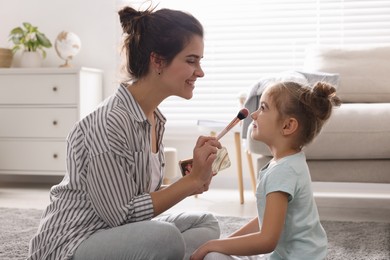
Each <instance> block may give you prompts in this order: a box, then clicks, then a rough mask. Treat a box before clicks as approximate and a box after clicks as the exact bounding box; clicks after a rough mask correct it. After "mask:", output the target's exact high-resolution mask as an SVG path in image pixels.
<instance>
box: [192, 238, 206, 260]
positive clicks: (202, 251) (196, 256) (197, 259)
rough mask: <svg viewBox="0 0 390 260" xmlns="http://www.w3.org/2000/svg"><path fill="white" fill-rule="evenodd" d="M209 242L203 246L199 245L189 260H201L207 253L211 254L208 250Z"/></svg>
mask: <svg viewBox="0 0 390 260" xmlns="http://www.w3.org/2000/svg"><path fill="white" fill-rule="evenodd" d="M210 242H211V241H209V242H206V243H204V244H203V245H201V246H200V247H199V248H198V249H196V250H195V252H194V253H192V255H191V257H190V260H203V258H204V257H205V256H206V255H207V254H208V253H209V252H211V251H210V250H209V249H208V244H209V243H210Z"/></svg>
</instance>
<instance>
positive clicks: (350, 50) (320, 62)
mask: <svg viewBox="0 0 390 260" xmlns="http://www.w3.org/2000/svg"><path fill="white" fill-rule="evenodd" d="M389 68H390V46H375V47H372V46H371V47H344V46H342V47H332V46H320V47H310V48H308V49H307V51H306V57H305V62H304V70H305V71H325V72H329V73H338V74H339V75H340V82H339V87H338V89H337V93H338V95H339V96H340V98H341V99H342V101H343V102H374V103H376V102H390V77H389Z"/></svg>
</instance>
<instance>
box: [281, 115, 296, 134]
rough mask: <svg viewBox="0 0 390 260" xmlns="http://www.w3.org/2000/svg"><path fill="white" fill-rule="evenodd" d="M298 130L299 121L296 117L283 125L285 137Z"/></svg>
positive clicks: (285, 121) (288, 119)
mask: <svg viewBox="0 0 390 260" xmlns="http://www.w3.org/2000/svg"><path fill="white" fill-rule="evenodd" d="M297 129H298V120H297V119H295V118H294V117H290V118H287V119H286V120H284V123H283V130H282V133H283V135H291V134H293V133H295V131H297Z"/></svg>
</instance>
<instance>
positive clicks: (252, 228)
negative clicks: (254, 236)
mask: <svg viewBox="0 0 390 260" xmlns="http://www.w3.org/2000/svg"><path fill="white" fill-rule="evenodd" d="M259 231H260V227H259V218H258V217H255V218H253V219H252V220H251V221H249V222H248V223H247V224H245V225H244V226H242V227H241V228H240V229H238V230H236V231H235V232H233V233H232V234H230V235H229V237H238V236H243V235H247V234H251V233H256V232H259Z"/></svg>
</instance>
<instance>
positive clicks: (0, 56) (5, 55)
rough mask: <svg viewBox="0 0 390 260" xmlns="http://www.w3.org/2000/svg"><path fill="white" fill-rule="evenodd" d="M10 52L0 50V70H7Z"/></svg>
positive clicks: (10, 61)
mask: <svg viewBox="0 0 390 260" xmlns="http://www.w3.org/2000/svg"><path fill="white" fill-rule="evenodd" d="M12 58H13V55H12V50H11V49H6V48H0V68H9V67H11V64H12Z"/></svg>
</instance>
